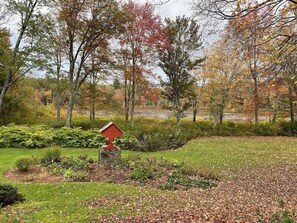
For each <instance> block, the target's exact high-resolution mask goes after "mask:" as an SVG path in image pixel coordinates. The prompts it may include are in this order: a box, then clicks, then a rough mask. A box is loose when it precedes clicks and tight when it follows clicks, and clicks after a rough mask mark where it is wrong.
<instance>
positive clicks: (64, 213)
mask: <svg viewBox="0 0 297 223" xmlns="http://www.w3.org/2000/svg"><path fill="white" fill-rule="evenodd" d="M42 152H43V150H42V149H12V148H9V149H8V148H7V149H0V181H1V182H5V183H11V184H13V185H15V186H17V187H18V188H19V190H20V192H21V193H23V194H24V195H25V196H26V198H27V201H26V202H25V203H23V204H18V205H16V206H13V207H11V208H9V210H7V211H2V212H0V219H1V220H0V222H19V221H20V220H23V221H22V222H88V219H91V218H94V217H95V218H97V216H100V215H105V214H107V213H110V212H117V210H118V206H117V204H114V205H112V206H108V207H104V206H103V207H100V208H95V209H90V208H88V207H85V206H82V203H83V202H84V201H87V200H90V199H93V198H98V197H103V196H109V195H112V196H116V195H120V194H123V193H125V194H128V195H131V196H136V195H138V194H139V193H143V191H144V190H145V191H146V192H147V193H156V194H158V193H160V192H156V190H149V189H144V188H137V187H133V186H125V185H116V184H108V183H93V182H87V183H68V182H67V183H57V184H30V183H17V182H10V181H8V180H6V179H5V178H4V177H3V174H4V172H5V171H6V170H7V169H9V168H11V167H13V165H14V161H15V160H16V159H17V158H18V157H20V156H41V154H42ZM82 154H86V155H88V156H92V157H94V158H95V157H97V149H69V148H63V149H62V155H73V156H78V155H82ZM130 154H138V155H140V156H142V157H148V156H156V157H163V158H166V159H168V160H170V161H171V162H177V163H180V162H185V163H186V164H189V165H192V166H193V167H195V168H198V169H201V170H202V171H214V172H216V173H218V174H222V175H223V174H224V172H225V171H229V170H231V171H236V170H240V169H242V168H253V167H257V166H262V165H277V164H280V163H293V162H296V161H297V138H286V137H276V138H264V137H259V138H223V137H221V138H218V137H213V138H200V139H197V140H193V141H191V142H189V143H188V144H187V145H185V146H184V147H182V148H180V149H178V150H175V151H162V152H154V153H136V152H127V151H123V156H128V155H130ZM162 193H172V192H162ZM127 214H128V213H127Z"/></svg>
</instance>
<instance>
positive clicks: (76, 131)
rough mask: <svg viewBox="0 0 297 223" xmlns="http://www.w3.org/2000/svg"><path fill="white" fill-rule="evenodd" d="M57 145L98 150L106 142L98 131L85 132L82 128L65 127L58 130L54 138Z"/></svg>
mask: <svg viewBox="0 0 297 223" xmlns="http://www.w3.org/2000/svg"><path fill="white" fill-rule="evenodd" d="M53 141H54V144H55V145H59V146H62V147H73V148H81V147H83V148H97V147H99V146H101V145H103V144H104V143H105V142H106V138H105V137H103V136H101V135H99V133H98V131H83V130H82V129H80V128H67V127H63V128H61V129H58V130H56V134H55V136H54V137H53Z"/></svg>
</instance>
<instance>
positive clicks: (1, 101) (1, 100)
mask: <svg viewBox="0 0 297 223" xmlns="http://www.w3.org/2000/svg"><path fill="white" fill-rule="evenodd" d="M8 86H9V85H7V84H6V82H5V83H4V86H3V88H2V91H1V94H0V116H2V111H3V106H4V98H5V95H6V92H7V90H8Z"/></svg>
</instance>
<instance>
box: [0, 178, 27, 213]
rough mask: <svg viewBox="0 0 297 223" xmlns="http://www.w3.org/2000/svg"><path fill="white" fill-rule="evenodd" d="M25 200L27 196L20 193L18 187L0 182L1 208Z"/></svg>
mask: <svg viewBox="0 0 297 223" xmlns="http://www.w3.org/2000/svg"><path fill="white" fill-rule="evenodd" d="M23 201H25V197H24V196H23V195H22V194H20V193H18V191H17V188H15V187H13V186H11V185H7V184H0V208H1V207H5V206H7V205H11V204H15V203H17V202H23Z"/></svg>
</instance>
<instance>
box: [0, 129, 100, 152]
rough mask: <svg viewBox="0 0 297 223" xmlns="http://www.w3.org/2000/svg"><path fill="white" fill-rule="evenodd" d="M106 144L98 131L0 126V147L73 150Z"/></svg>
mask: <svg viewBox="0 0 297 223" xmlns="http://www.w3.org/2000/svg"><path fill="white" fill-rule="evenodd" d="M105 142H106V138H105V137H103V136H101V135H99V133H98V131H83V130H82V129H80V128H66V127H64V128H61V129H52V128H48V127H46V126H38V125H36V126H17V125H9V126H2V127H1V129H0V147H2V148H4V147H14V148H44V147H48V146H53V145H54V146H63V147H74V148H78V147H79V148H97V147H99V146H100V145H102V144H104V143H105Z"/></svg>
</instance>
